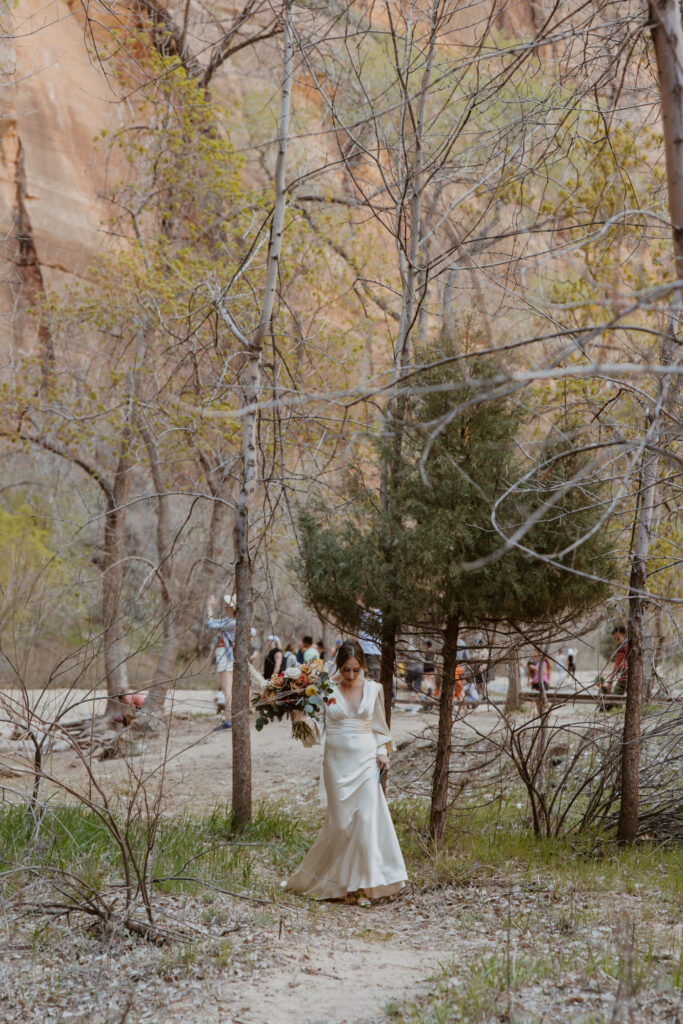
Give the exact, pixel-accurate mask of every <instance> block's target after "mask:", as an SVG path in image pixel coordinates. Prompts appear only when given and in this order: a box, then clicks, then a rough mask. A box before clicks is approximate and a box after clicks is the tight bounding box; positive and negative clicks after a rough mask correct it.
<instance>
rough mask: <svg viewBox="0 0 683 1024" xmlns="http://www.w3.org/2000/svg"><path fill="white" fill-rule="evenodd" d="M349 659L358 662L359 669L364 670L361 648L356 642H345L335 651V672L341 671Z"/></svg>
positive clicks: (363, 656) (363, 657)
mask: <svg viewBox="0 0 683 1024" xmlns="http://www.w3.org/2000/svg"><path fill="white" fill-rule="evenodd" d="M351 658H355V659H356V661H359V662H360V667H361V668H362V669H365V655H364V654H363V648H362V647H361V645H360V644H359V643H358V641H357V640H345V641H344V643H343V644H342V645H341V647H340V648H339V650H338V651H337V657H336V659H335V666H336V668H337V671H338V672H339V671H341V669H343V667H344V665H345V664H346V662H347V661H350V660H351Z"/></svg>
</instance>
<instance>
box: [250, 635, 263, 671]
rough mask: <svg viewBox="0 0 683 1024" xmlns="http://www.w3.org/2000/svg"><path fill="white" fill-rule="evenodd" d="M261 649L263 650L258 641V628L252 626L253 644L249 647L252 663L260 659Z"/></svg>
mask: <svg viewBox="0 0 683 1024" xmlns="http://www.w3.org/2000/svg"><path fill="white" fill-rule="evenodd" d="M260 651H261V648H260V647H259V645H258V643H257V642H256V630H255V629H254V627H253V626H252V627H251V645H250V648H249V661H250V662H251V663H252V665H253V664H254V663H255V662H256V661H258V656H259V653H260Z"/></svg>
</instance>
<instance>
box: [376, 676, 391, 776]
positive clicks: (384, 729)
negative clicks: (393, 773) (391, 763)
mask: <svg viewBox="0 0 683 1024" xmlns="http://www.w3.org/2000/svg"><path fill="white" fill-rule="evenodd" d="M372 731H373V732H374V734H375V739H376V741H377V757H378V758H382V759H384V758H386V759H387V763H388V760H389V754H391V753H392V751H393V749H394V741H393V740H392V738H391V733H390V732H389V726H388V725H387V720H386V718H385V717H384V693H383V691H382V688H381V687H378V689H377V696H376V698H375V706H374V708H373V710H372Z"/></svg>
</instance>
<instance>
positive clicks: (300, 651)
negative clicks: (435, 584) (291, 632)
mask: <svg viewBox="0 0 683 1024" xmlns="http://www.w3.org/2000/svg"><path fill="white" fill-rule="evenodd" d="M304 649H305V645H304V641H303V640H299V643H298V644H297V648H296V660H297V661H298V662H299V664H300V665H303V663H304Z"/></svg>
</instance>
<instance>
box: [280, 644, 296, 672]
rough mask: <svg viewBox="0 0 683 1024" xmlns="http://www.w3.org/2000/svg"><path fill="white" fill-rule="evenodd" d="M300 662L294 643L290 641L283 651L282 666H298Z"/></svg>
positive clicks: (284, 667)
mask: <svg viewBox="0 0 683 1024" xmlns="http://www.w3.org/2000/svg"><path fill="white" fill-rule="evenodd" d="M298 664H299V661H298V658H297V656H296V652H295V650H294V644H293V643H292V642H291V641H290V642H289V643H288V644H287V646H286V647H285V649H284V651H283V652H282V668H283V669H287V668H296V666H297V665H298Z"/></svg>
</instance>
